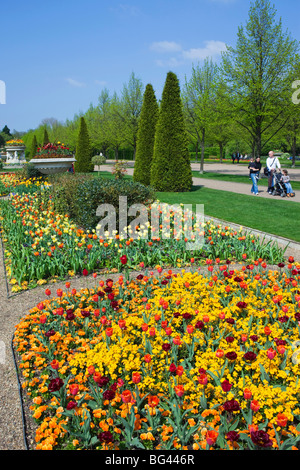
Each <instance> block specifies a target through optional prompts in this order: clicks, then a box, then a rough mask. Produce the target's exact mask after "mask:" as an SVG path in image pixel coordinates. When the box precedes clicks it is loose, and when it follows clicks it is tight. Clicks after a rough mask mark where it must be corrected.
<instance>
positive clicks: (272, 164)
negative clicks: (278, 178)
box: [266, 151, 281, 194]
mask: <svg viewBox="0 0 300 470" xmlns="http://www.w3.org/2000/svg"><path fill="white" fill-rule="evenodd" d="M266 166H267V169H268V193H269V194H272V193H273V190H274V173H275V171H276V168H278V170H281V165H280V162H279V160H278V158H277V157H275V155H274V152H273V151H270V152H269V156H268V158H267V161H266Z"/></svg>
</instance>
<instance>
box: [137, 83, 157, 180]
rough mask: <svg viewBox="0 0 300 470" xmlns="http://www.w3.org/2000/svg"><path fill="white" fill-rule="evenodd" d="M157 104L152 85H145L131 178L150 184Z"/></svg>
mask: <svg viewBox="0 0 300 470" xmlns="http://www.w3.org/2000/svg"><path fill="white" fill-rule="evenodd" d="M158 110H159V109H158V104H157V100H156V96H155V93H154V90H153V87H152V85H151V84H150V83H149V84H148V85H147V86H146V90H145V93H144V99H143V106H142V110H141V115H140V119H139V127H138V133H137V144H136V156H135V165H134V172H133V180H134V181H137V182H138V183H142V184H146V185H149V184H150V174H151V162H152V158H153V149H154V139H155V128H156V123H157V118H158Z"/></svg>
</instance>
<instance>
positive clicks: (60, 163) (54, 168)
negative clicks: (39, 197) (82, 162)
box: [30, 142, 76, 175]
mask: <svg viewBox="0 0 300 470" xmlns="http://www.w3.org/2000/svg"><path fill="white" fill-rule="evenodd" d="M74 162H76V159H75V157H74V155H73V154H72V152H70V149H69V147H66V146H65V145H64V144H61V143H60V142H57V143H53V144H52V143H48V144H46V145H44V146H43V147H41V148H38V149H37V153H36V155H35V156H34V157H33V158H32V159H31V160H30V164H31V165H33V167H34V168H36V169H37V170H39V172H41V173H43V174H44V175H54V174H56V173H64V172H65V171H68V170H69V169H70V168H71V166H72V164H73V163H74Z"/></svg>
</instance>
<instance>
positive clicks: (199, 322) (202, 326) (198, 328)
mask: <svg viewBox="0 0 300 470" xmlns="http://www.w3.org/2000/svg"><path fill="white" fill-rule="evenodd" d="M195 328H197V330H202V329H203V328H204V323H203V321H201V320H199V321H197V323H196V325H195Z"/></svg>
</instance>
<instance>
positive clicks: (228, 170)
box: [96, 160, 300, 202]
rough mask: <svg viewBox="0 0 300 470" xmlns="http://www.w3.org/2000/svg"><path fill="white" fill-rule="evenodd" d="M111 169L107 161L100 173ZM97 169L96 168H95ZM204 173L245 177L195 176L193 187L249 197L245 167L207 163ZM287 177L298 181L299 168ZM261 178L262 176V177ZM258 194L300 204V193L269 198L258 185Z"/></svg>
mask: <svg viewBox="0 0 300 470" xmlns="http://www.w3.org/2000/svg"><path fill="white" fill-rule="evenodd" d="M191 166H192V170H193V171H199V164H196V163H192V165H191ZM112 167H113V161H111V160H108V161H107V164H106V165H105V166H101V170H102V171H111V170H112ZM96 168H98V167H96ZM204 171H209V172H215V173H223V174H224V175H226V174H227V175H239V176H244V177H245V183H233V182H231V181H219V180H213V179H208V178H197V177H196V176H194V177H193V184H194V185H195V186H202V187H204V188H210V189H217V190H221V191H230V192H232V193H237V194H246V195H248V196H251V186H252V181H250V180H249V171H248V169H247V166H245V165H242V164H237V163H235V164H231V163H226V164H223V165H222V164H220V163H208V164H206V165H205V167H204ZM127 173H128V175H132V174H133V167H131V166H130V167H129V168H128V170H127ZM289 175H290V178H291V181H292V186H293V181H300V168H291V169H289ZM262 177H263V176H262ZM258 192H259V197H263V198H267V199H275V200H282V199H283V200H284V201H286V200H288V201H290V202H300V192H299V191H297V192H296V191H295V197H293V198H288V199H287V198H281V197H280V196H271V195H270V194H268V192H267V188H266V187H265V186H262V185H260V184H259V185H258Z"/></svg>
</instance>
